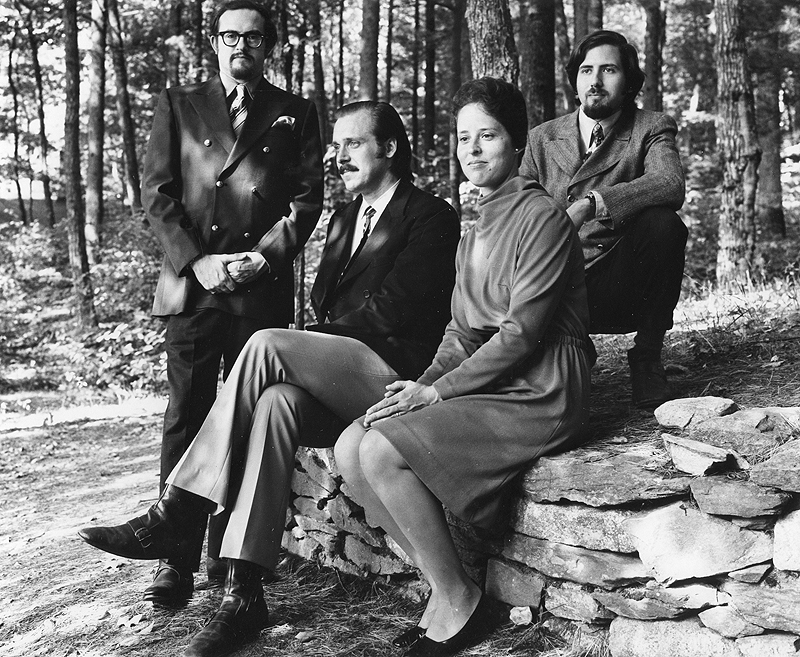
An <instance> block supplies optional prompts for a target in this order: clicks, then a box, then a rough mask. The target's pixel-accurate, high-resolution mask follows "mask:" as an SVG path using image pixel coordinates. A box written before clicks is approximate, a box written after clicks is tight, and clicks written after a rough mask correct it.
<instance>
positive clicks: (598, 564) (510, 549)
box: [503, 534, 648, 588]
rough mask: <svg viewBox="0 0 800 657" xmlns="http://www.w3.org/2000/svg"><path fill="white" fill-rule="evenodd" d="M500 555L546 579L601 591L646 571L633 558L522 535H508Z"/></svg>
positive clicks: (643, 576) (641, 577)
mask: <svg viewBox="0 0 800 657" xmlns="http://www.w3.org/2000/svg"><path fill="white" fill-rule="evenodd" d="M503 556H504V557H505V558H506V559H511V560H513V561H518V562H520V563H524V564H526V565H528V566H530V567H531V568H536V569H537V570H539V572H542V573H544V574H545V575H548V576H550V577H555V578H557V579H568V580H570V581H573V582H577V583H579V584H594V585H596V586H602V587H604V588H612V587H615V586H622V585H625V584H630V583H631V582H636V581H641V580H644V579H647V578H648V572H647V569H646V568H645V566H644V564H643V563H642V562H641V561H640V560H639V559H638V558H637V557H633V556H630V555H627V554H618V553H616V552H604V551H600V550H587V549H586V548H580V547H574V546H572V545H563V544H562V543H554V542H552V541H543V540H540V539H538V538H531V537H530V536H524V535H522V534H510V535H509V537H508V538H507V541H506V547H505V549H504V550H503Z"/></svg>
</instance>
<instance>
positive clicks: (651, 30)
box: [639, 0, 666, 112]
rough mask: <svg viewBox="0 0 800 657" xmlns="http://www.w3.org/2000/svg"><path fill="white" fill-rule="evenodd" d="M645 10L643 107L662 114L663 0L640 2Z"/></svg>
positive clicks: (642, 0) (664, 21)
mask: <svg viewBox="0 0 800 657" xmlns="http://www.w3.org/2000/svg"><path fill="white" fill-rule="evenodd" d="M639 4H641V5H642V7H643V8H644V12H645V16H646V17H647V18H646V21H647V23H646V28H645V35H644V62H645V63H644V73H645V79H644V88H643V90H642V107H644V109H648V110H655V111H656V112H661V111H662V110H663V109H664V104H663V102H662V97H661V71H662V69H663V66H664V62H663V57H662V52H663V49H664V34H665V32H664V25H665V23H666V20H665V17H664V12H663V11H662V10H661V0H639Z"/></svg>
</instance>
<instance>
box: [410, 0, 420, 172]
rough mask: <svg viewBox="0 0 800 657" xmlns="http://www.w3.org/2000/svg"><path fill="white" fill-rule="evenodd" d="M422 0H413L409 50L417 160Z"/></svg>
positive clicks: (412, 133)
mask: <svg viewBox="0 0 800 657" xmlns="http://www.w3.org/2000/svg"><path fill="white" fill-rule="evenodd" d="M420 2H422V0H414V47H413V50H412V52H411V152H412V153H413V154H414V161H415V162H418V161H419V91H418V89H419V51H420V45H421V41H422V39H420V25H419V15H420V11H419V5H420Z"/></svg>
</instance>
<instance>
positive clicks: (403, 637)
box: [392, 625, 425, 648]
mask: <svg viewBox="0 0 800 657" xmlns="http://www.w3.org/2000/svg"><path fill="white" fill-rule="evenodd" d="M423 636H425V628H424V627H420V626H419V625H414V627H410V628H409V629H407V630H406V631H405V632H402V633H400V634H398V635H397V636H396V637H395V638H394V639H392V645H393V646H394V647H395V648H408V647H410V646H413V645H414V644H415V643H416V642H417V641H419V640H420V638H421V637H423Z"/></svg>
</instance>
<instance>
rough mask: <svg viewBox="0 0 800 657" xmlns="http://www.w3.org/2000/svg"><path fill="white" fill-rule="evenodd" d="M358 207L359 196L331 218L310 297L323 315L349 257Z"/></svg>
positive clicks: (359, 204)
mask: <svg viewBox="0 0 800 657" xmlns="http://www.w3.org/2000/svg"><path fill="white" fill-rule="evenodd" d="M360 206H361V196H358V198H356V199H355V200H353V201H351V202H350V203H349V204H348V205H347V206H345V207H344V208H343V209H342V210H341V211H340V212H336V213H335V214H334V215H333V217H331V225H330V230H329V232H328V238H327V240H326V243H325V255H324V257H323V258H322V259H321V260H320V263H319V269H318V271H317V278H316V280H315V281H314V287H313V289H312V295H313V296H314V297H316V299H315V300H316V303H317V305H318V306H319V308H321V309H322V312H323V313H325V312H327V308H328V306H329V304H330V302H331V300H332V295H333V292H334V290H335V289H336V285H337V282H338V278H339V272H340V271H342V269H343V268H344V266H345V263H346V262H347V259H348V258H349V257H350V248H349V247H350V244H352V238H353V230H354V229H355V221H356V215H357V214H358V208H359V207H360Z"/></svg>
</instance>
